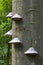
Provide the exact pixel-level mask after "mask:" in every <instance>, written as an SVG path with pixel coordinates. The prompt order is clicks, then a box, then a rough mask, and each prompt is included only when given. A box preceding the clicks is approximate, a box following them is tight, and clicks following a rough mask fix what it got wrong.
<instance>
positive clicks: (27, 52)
mask: <svg viewBox="0 0 43 65" xmlns="http://www.w3.org/2000/svg"><path fill="white" fill-rule="evenodd" d="M24 54H26V55H38V52H37V51H36V50H35V49H34V48H33V47H30V48H29V49H28V50H27V51H26V52H24Z"/></svg>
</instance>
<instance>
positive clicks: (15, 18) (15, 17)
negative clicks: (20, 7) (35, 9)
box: [11, 14, 22, 21]
mask: <svg viewBox="0 0 43 65" xmlns="http://www.w3.org/2000/svg"><path fill="white" fill-rule="evenodd" d="M11 19H12V20H15V21H20V20H22V17H21V16H20V15H19V14H15V15H14V16H12V17H11Z"/></svg>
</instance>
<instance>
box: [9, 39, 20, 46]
mask: <svg viewBox="0 0 43 65" xmlns="http://www.w3.org/2000/svg"><path fill="white" fill-rule="evenodd" d="M9 43H11V44H14V45H15V46H19V45H21V41H20V40H19V38H14V39H12V40H11V41H9Z"/></svg>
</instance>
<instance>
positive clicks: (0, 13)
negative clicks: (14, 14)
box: [0, 0, 12, 65]
mask: <svg viewBox="0 0 43 65" xmlns="http://www.w3.org/2000/svg"><path fill="white" fill-rule="evenodd" d="M11 11H12V0H0V65H6V62H7V52H8V51H7V50H8V42H9V40H11V37H10V36H9V37H8V36H5V33H6V32H7V31H8V30H10V29H11V27H12V26H11V25H12V22H11V19H7V18H6V15H7V14H8V13H9V12H11Z"/></svg>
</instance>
